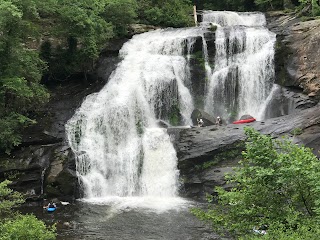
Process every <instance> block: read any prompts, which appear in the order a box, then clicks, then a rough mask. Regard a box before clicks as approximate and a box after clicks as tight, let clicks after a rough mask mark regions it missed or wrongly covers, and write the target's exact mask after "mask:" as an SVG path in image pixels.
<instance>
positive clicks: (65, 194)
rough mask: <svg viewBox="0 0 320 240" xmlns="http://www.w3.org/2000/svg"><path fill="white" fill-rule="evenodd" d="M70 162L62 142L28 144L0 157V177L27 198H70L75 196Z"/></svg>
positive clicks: (69, 154)
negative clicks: (8, 181)
mask: <svg viewBox="0 0 320 240" xmlns="http://www.w3.org/2000/svg"><path fill="white" fill-rule="evenodd" d="M74 163H75V161H74V156H73V153H72V151H71V149H70V148H69V147H66V146H63V144H62V143H58V144H48V145H42V146H41V145H36V146H29V147H26V148H22V149H21V150H19V151H16V152H14V153H13V154H12V156H10V158H9V157H4V158H1V161H0V165H1V167H0V178H1V179H5V178H6V179H9V180H11V181H12V187H13V188H14V189H15V190H17V191H19V192H22V193H24V194H25V195H26V197H27V199H29V200H39V199H40V198H42V197H43V196H45V197H49V198H51V197H56V196H59V197H62V198H64V199H72V198H73V197H74V196H76V195H77V192H76V184H77V178H76V174H75V164H74ZM52 189H54V191H53V190H52Z"/></svg>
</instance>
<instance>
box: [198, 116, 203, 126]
mask: <svg viewBox="0 0 320 240" xmlns="http://www.w3.org/2000/svg"><path fill="white" fill-rule="evenodd" d="M197 122H198V127H203V126H204V122H203V120H202V118H200V119H198V118H197Z"/></svg>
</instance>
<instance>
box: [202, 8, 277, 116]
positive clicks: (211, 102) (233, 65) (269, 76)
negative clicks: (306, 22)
mask: <svg viewBox="0 0 320 240" xmlns="http://www.w3.org/2000/svg"><path fill="white" fill-rule="evenodd" d="M208 24H214V25H215V26H217V30H216V41H215V44H216V54H215V56H214V58H215V60H214V66H213V67H212V68H209V69H208V70H207V71H208V73H207V74H208V76H209V83H208V86H207V95H206V100H205V110H206V111H207V112H209V113H211V114H212V115H213V116H217V115H220V116H222V117H223V119H226V120H228V119H231V120H234V119H235V118H239V117H240V116H242V115H245V114H250V115H252V116H255V117H256V118H257V119H262V118H263V116H264V111H263V110H264V109H265V106H264V105H265V104H266V102H267V101H266V100H267V98H268V96H269V94H270V93H271V89H272V86H273V82H274V66H273V61H274V44H275V41H276V35H275V34H274V33H272V32H270V31H269V30H268V29H267V28H266V27H265V25H266V20H265V17H264V15H263V14H261V13H254V14H252V13H250V14H249V13H235V12H225V11H224V12H210V11H209V12H205V13H204V15H203V23H202V25H203V26H206V25H208Z"/></svg>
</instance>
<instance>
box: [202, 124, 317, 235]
mask: <svg viewBox="0 0 320 240" xmlns="http://www.w3.org/2000/svg"><path fill="white" fill-rule="evenodd" d="M245 133H246V135H247V137H248V138H247V143H246V151H244V152H243V160H242V161H241V162H240V165H241V166H240V167H238V168H236V169H235V174H233V175H230V176H229V182H231V183H233V184H234V188H233V189H232V190H231V191H229V192H228V191H225V190H224V189H222V188H216V192H217V200H218V202H219V205H218V206H217V207H216V208H215V210H214V211H213V212H211V213H212V214H214V216H213V217H212V219H213V220H215V221H216V219H220V220H219V222H218V221H216V222H214V223H215V224H220V225H221V224H222V225H223V226H224V227H223V228H224V229H227V230H228V231H231V232H233V233H234V234H235V235H243V234H247V233H248V231H249V230H250V229H253V228H254V227H256V226H262V225H268V226H269V230H268V231H269V232H268V235H269V236H270V238H266V239H281V238H277V237H274V236H288V237H289V236H291V235H292V234H291V233H290V231H289V232H286V233H283V232H282V233H281V231H284V230H286V231H288V229H294V228H296V227H297V226H299V227H301V229H299V231H300V230H301V231H302V232H303V234H306V236H309V235H310V234H309V233H306V232H305V229H306V225H305V222H309V223H310V224H311V225H313V224H317V223H318V222H317V221H318V219H319V212H320V211H319V210H320V205H319V204H320V202H319V200H318V198H319V196H320V161H319V159H318V158H317V157H316V156H315V155H314V154H313V153H312V151H311V149H309V148H306V147H303V146H298V145H296V144H293V143H292V142H290V141H289V140H287V139H281V140H274V139H272V138H271V137H269V136H264V135H261V134H260V133H258V132H256V131H255V130H254V129H252V128H246V129H245ZM206 214H209V215H210V213H206ZM221 219H223V220H221ZM272 234H274V235H272ZM290 234H291V235H290ZM271 236H273V238H272V237H271ZM292 236H293V235H292ZM258 238H259V237H253V238H251V237H250V238H249V237H248V238H245V239H258ZM264 239H265V238H264ZM283 239H285V238H283ZM288 239H290V238H288ZM292 239H293V238H292ZM301 239H303V238H301ZM305 239H307V238H305ZM310 239H312V238H310Z"/></svg>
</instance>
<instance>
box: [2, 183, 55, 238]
mask: <svg viewBox="0 0 320 240" xmlns="http://www.w3.org/2000/svg"><path fill="white" fill-rule="evenodd" d="M10 183H11V182H10V181H8V180H5V181H3V182H0V216H1V218H0V239H1V240H15V239H16V240H20V239H26V240H29V239H30V240H31V239H32V240H36V239H38V240H53V239H55V237H56V233H55V230H56V229H55V227H54V226H53V227H51V228H47V227H46V225H45V224H44V222H42V221H40V220H38V219H37V218H36V217H35V216H33V215H21V214H18V213H15V212H14V211H13V210H12V209H13V208H15V207H18V206H19V205H20V204H21V203H23V202H24V200H23V198H22V195H21V194H20V193H18V192H15V191H13V190H12V189H10V188H8V185H9V184H10Z"/></svg>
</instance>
